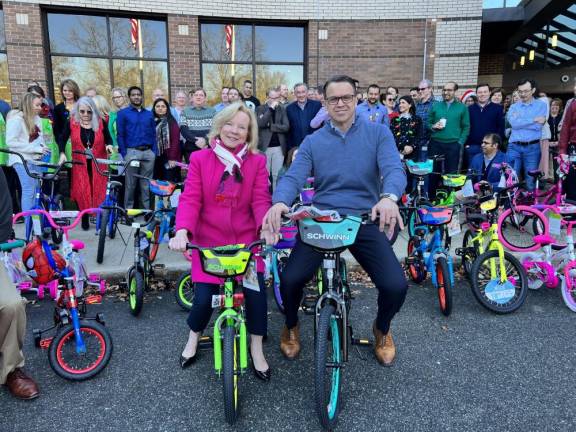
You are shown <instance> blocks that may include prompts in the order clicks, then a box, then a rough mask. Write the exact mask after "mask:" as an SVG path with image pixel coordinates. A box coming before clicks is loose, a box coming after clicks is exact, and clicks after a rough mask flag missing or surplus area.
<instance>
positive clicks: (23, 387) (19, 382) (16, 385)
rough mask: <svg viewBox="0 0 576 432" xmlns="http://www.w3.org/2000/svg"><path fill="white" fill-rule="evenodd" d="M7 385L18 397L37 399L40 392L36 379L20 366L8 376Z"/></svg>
mask: <svg viewBox="0 0 576 432" xmlns="http://www.w3.org/2000/svg"><path fill="white" fill-rule="evenodd" d="M6 387H8V390H10V393H12V395H13V396H14V397H17V398H18V399H35V398H37V397H38V395H39V394H40V392H39V391H38V386H37V385H36V383H35V382H34V380H33V379H32V378H30V377H29V376H28V375H26V374H25V373H24V371H23V370H22V369H20V368H17V369H15V370H13V371H12V372H10V373H9V374H8V376H7V377H6Z"/></svg>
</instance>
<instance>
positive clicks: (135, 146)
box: [116, 86, 157, 209]
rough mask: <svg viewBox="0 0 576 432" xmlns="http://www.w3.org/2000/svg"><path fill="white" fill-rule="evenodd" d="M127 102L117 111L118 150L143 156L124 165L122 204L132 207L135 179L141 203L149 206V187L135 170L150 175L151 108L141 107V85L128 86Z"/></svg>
mask: <svg viewBox="0 0 576 432" xmlns="http://www.w3.org/2000/svg"><path fill="white" fill-rule="evenodd" d="M128 98H129V99H130V105H129V106H127V107H126V108H124V109H122V110H120V111H118V119H117V120H116V128H117V133H118V150H119V151H120V154H121V155H122V156H123V157H124V159H126V160H129V159H145V161H143V162H140V166H138V167H133V166H129V167H128V168H127V169H126V190H125V194H124V208H126V209H130V208H134V190H135V189H136V182H139V183H140V201H141V202H140V204H141V205H142V207H143V208H147V209H149V208H150V190H149V187H148V181H147V180H145V179H139V178H138V177H135V176H134V174H140V175H143V176H147V177H152V175H153V174H154V160H155V159H156V152H157V149H156V124H155V123H154V116H153V115H152V113H151V112H150V111H148V110H147V109H144V107H142V89H141V88H140V87H137V86H132V87H130V88H129V89H128Z"/></svg>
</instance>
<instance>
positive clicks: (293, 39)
mask: <svg viewBox="0 0 576 432" xmlns="http://www.w3.org/2000/svg"><path fill="white" fill-rule="evenodd" d="M255 44H256V50H255V51H256V61H265V62H303V61H304V50H303V49H302V47H303V46H304V29H303V28H302V27H268V26H266V27H264V26H257V27H256V42H255Z"/></svg>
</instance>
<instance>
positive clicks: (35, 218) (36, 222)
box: [32, 215, 42, 236]
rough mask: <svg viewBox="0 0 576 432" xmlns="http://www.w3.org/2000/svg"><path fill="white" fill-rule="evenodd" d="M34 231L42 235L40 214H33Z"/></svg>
mask: <svg viewBox="0 0 576 432" xmlns="http://www.w3.org/2000/svg"><path fill="white" fill-rule="evenodd" d="M32 231H33V232H34V235H37V236H41V235H42V223H41V221H40V216H38V215H32Z"/></svg>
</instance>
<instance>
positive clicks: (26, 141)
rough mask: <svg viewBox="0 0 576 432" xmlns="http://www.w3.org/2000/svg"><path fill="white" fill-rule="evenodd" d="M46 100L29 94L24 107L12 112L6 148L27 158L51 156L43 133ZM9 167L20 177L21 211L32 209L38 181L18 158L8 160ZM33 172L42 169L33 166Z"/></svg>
mask: <svg viewBox="0 0 576 432" xmlns="http://www.w3.org/2000/svg"><path fill="white" fill-rule="evenodd" d="M41 110H42V97H41V96H39V95H37V94H34V93H25V94H24V95H23V96H22V100H21V102H20V108H19V109H15V110H12V111H10V112H9V113H8V115H7V118H6V146H7V147H8V149H9V150H13V151H16V152H18V153H21V154H22V156H24V159H26V160H27V161H29V160H40V159H41V158H42V157H43V155H46V154H48V152H49V151H50V150H49V148H48V147H47V146H46V145H45V144H44V136H43V134H42V132H41V131H42V120H41V119H40V116H39V114H40V111H41ZM8 166H11V167H13V168H14V170H15V171H16V174H18V179H19V180H20V186H21V187H22V197H21V199H20V201H21V206H22V207H21V208H22V210H23V211H25V210H30V209H31V208H32V206H33V205H34V189H35V188H36V183H37V181H38V180H36V179H33V178H32V177H30V176H29V175H28V174H26V170H25V168H24V165H23V164H22V161H21V160H20V158H18V156H16V155H12V154H11V155H10V156H9V157H8ZM29 168H30V170H31V171H35V172H39V171H40V170H39V168H37V167H35V166H34V165H33V164H30V165H29Z"/></svg>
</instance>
